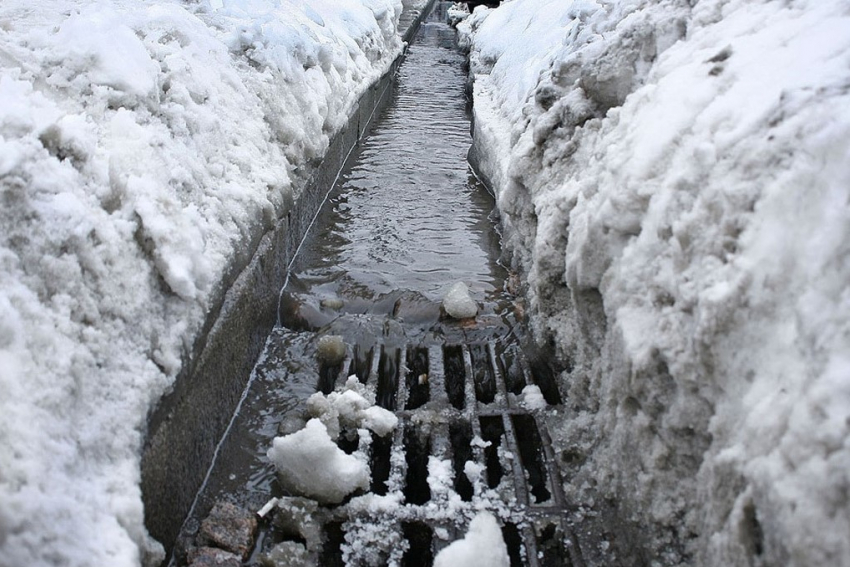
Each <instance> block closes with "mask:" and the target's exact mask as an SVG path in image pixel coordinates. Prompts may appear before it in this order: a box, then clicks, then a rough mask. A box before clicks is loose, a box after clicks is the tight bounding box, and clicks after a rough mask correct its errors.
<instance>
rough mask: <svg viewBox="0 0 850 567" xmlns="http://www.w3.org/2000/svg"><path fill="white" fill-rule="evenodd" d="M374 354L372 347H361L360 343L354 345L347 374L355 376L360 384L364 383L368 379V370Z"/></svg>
mask: <svg viewBox="0 0 850 567" xmlns="http://www.w3.org/2000/svg"><path fill="white" fill-rule="evenodd" d="M373 356H375V349H374V348H369V349H366V348H363V347H361V346H360V345H354V353H353V356H352V358H351V364H350V365H349V366H348V375H349V376H351V375H354V376H357V379H358V380H360V382H361V383H362V384H365V383H366V381H367V380H368V379H369V371H370V370H371V369H372V357H373Z"/></svg>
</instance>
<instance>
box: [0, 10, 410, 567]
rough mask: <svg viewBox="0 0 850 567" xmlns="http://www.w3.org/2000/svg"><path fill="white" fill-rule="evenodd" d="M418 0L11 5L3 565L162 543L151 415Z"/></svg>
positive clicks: (0, 144) (0, 435) (94, 560)
mask: <svg viewBox="0 0 850 567" xmlns="http://www.w3.org/2000/svg"><path fill="white" fill-rule="evenodd" d="M400 11H401V2H400V1H397V0H310V1H309V2H305V1H304V0H225V1H224V2H221V1H219V2H216V3H214V4H210V3H209V2H206V1H201V2H179V1H176V0H174V1H152V0H145V1H139V0H133V1H130V0H92V1H88V0H55V1H54V0H50V1H47V0H37V1H33V0H5V1H4V2H2V3H0V203H2V206H0V392H2V394H0V565H3V566H4V567H17V566H21V565H29V566H33V567H35V566H41V565H63V566H78V565H114V566H125V565H126V566H130V565H137V564H139V563H140V562H143V561H145V560H146V559H155V558H156V557H157V555H158V553H159V552H158V550H157V547H158V546H157V545H156V544H155V543H153V542H150V541H149V540H148V538H147V534H146V532H145V529H144V526H143V519H142V516H143V515H142V503H141V497H140V492H139V453H140V444H141V441H142V436H143V430H144V427H145V419H146V416H147V412H148V411H149V409H150V408H151V406H152V405H153V404H155V403H156V401H157V400H158V399H159V397H160V396H161V395H162V394H163V393H164V392H166V391H167V390H168V389H169V387H170V386H171V384H172V382H173V380H174V378H175V376H176V375H177V373H178V371H179V370H180V368H181V358H182V357H183V356H184V355H185V353H187V352H188V351H189V350H190V349H191V347H192V343H193V341H194V338H195V336H196V335H197V333H198V331H199V329H200V326H201V325H202V323H203V321H204V318H205V316H206V314H207V310H208V309H209V307H210V304H211V302H212V301H214V298H215V297H220V294H221V292H222V289H221V286H222V282H224V281H225V280H226V278H227V277H229V276H228V275H227V272H228V270H229V269H231V267H232V266H234V265H238V264H239V262H237V260H240V261H241V262H242V263H243V264H244V261H245V258H244V256H245V255H250V254H251V243H252V242H253V243H256V241H257V239H258V238H259V236H260V235H261V234H262V233H263V231H264V230H267V229H268V228H270V227H271V226H272V224H273V223H274V222H275V220H276V219H278V218H279V217H281V216H283V215H285V214H286V212H287V210H288V208H289V207H290V206H291V204H292V202H293V200H294V199H296V198H297V197H298V191H299V190H300V188H301V186H300V185H299V167H301V166H303V165H305V164H307V163H309V162H311V160H315V159H318V158H320V157H321V156H322V155H323V154H324V152H325V150H326V149H327V147H328V140H329V137H330V136H332V135H333V133H334V132H335V131H336V130H337V129H338V128H339V127H340V126H342V125H343V124H344V123H345V122H346V119H347V117H348V113H349V111H350V110H351V108H352V105H353V104H354V103H355V102H356V101H357V99H358V97H359V96H360V94H361V93H362V92H363V91H364V90H365V89H366V88H367V87H368V86H369V84H371V83H372V82H374V81H375V80H376V79H377V78H378V77H379V76H380V75H381V74H382V73H383V72H384V71H386V70H387V69H388V67H389V65H390V63H391V62H392V60H393V59H394V58H395V57H396V56H397V55H398V54H399V53H400V50H401V41H400V40H399V38H398V36H397V33H396V32H397V30H396V27H397V22H398V15H399V12H400Z"/></svg>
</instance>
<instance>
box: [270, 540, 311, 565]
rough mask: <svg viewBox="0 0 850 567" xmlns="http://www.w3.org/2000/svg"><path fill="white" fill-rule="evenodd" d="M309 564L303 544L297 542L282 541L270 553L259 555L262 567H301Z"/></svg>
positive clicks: (308, 557)
mask: <svg viewBox="0 0 850 567" xmlns="http://www.w3.org/2000/svg"><path fill="white" fill-rule="evenodd" d="M309 564H310V554H309V553H308V552H307V548H306V547H304V544H302V543H300V542H297V541H284V542H281V543H279V544H277V545H276V546H274V547H273V548H272V549H271V551H269V552H268V553H265V554H263V555H260V565H262V566H263V567H301V566H302V565H309Z"/></svg>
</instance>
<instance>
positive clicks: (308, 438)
mask: <svg viewBox="0 0 850 567" xmlns="http://www.w3.org/2000/svg"><path fill="white" fill-rule="evenodd" d="M268 458H269V460H270V461H271V462H272V463H274V466H275V469H276V470H277V474H278V479H279V480H280V484H281V486H282V487H283V488H284V489H286V490H288V491H290V492H292V493H294V494H300V495H304V496H309V497H310V498H315V499H316V500H318V501H319V502H326V503H332V504H335V503H338V502H342V500H343V498H345V497H346V496H348V495H349V494H351V493H352V492H354V491H355V490H358V489H363V490H366V489H368V488H369V481H370V478H371V477H370V474H369V464H368V463H367V462H366V460H365V459H363V458H357V457H356V456H355V455H348V454H346V453H345V451H343V450H342V449H340V448H339V447H337V446H336V443H334V442H333V440H332V439H331V438H330V436H329V435H328V430H327V428H326V427H325V424H323V423H322V422H321V421H319V420H318V419H315V418H314V419H311V420H310V421H308V422H307V425H306V427H304V429H302V430H301V431H298V432H296V433H292V434H290V435H286V436H285V437H275V439H274V441H273V445H272V448H271V449H269V451H268Z"/></svg>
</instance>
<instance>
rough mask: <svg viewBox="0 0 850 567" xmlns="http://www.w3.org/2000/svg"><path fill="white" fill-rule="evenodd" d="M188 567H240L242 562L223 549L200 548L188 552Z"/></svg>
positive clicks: (233, 554) (236, 556)
mask: <svg viewBox="0 0 850 567" xmlns="http://www.w3.org/2000/svg"><path fill="white" fill-rule="evenodd" d="M189 567H242V560H241V559H240V558H239V556H238V555H236V554H235V553H230V552H229V551H224V550H223V549H218V548H215V547H200V548H197V549H193V550H192V551H190V552H189Z"/></svg>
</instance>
